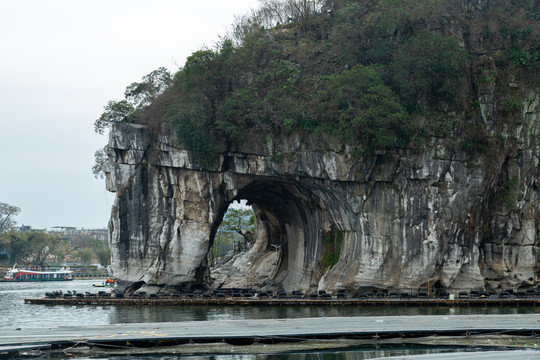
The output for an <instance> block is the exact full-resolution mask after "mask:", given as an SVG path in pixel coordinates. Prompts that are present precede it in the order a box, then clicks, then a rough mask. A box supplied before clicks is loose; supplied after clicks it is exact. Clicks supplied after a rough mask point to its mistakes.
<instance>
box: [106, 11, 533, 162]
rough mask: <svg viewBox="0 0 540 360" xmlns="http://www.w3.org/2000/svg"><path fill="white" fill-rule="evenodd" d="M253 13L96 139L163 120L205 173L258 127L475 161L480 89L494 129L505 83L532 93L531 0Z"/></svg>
mask: <svg viewBox="0 0 540 360" xmlns="http://www.w3.org/2000/svg"><path fill="white" fill-rule="evenodd" d="M260 3H261V7H260V8H259V9H258V10H256V11H253V12H252V13H251V14H250V15H247V16H245V17H243V18H241V19H239V20H238V22H237V23H236V24H235V25H234V31H233V33H232V34H231V36H229V37H227V38H224V39H223V40H222V41H221V42H220V43H219V44H218V45H217V46H216V47H215V48H212V49H203V50H200V51H196V52H194V53H193V54H192V55H191V56H190V57H189V58H188V59H187V61H186V63H185V66H184V67H183V68H182V69H180V70H179V71H178V72H177V73H176V74H174V75H172V76H171V75H170V74H169V73H168V71H167V70H165V69H163V68H161V69H158V70H156V71H155V72H153V73H151V74H149V75H148V76H147V77H145V78H144V79H143V81H142V82H141V83H134V84H132V85H130V86H129V87H128V89H127V90H126V99H125V100H122V101H119V102H110V103H109V104H108V105H107V107H106V108H105V112H104V113H103V115H102V117H101V118H100V119H98V121H96V131H98V132H99V131H102V130H103V129H104V128H105V127H106V126H108V125H109V124H110V123H112V122H119V121H127V122H136V123H144V124H147V125H149V126H150V128H151V129H157V128H160V127H161V126H162V125H164V124H166V125H167V126H168V128H169V129H171V130H172V131H174V133H175V134H176V135H177V139H178V141H179V142H180V143H181V145H182V146H184V147H186V148H187V149H189V150H191V151H192V153H193V155H194V158H195V159H196V161H197V162H198V164H199V165H200V166H201V167H208V168H212V167H213V166H214V165H215V162H216V159H217V154H218V153H220V152H222V151H225V150H226V149H228V148H229V147H231V146H234V145H238V144H242V142H243V141H244V140H245V139H246V136H247V135H248V134H252V133H253V132H252V131H253V129H256V130H264V131H271V132H281V131H298V132H312V133H324V134H331V135H333V136H335V137H337V138H338V139H340V140H341V141H342V142H343V143H347V144H350V145H355V146H357V147H359V148H360V149H362V152H363V153H365V154H370V153H373V152H374V151H379V150H389V149H393V148H395V147H401V146H408V145H410V144H415V143H421V142H422V141H423V140H424V139H427V138H429V137H431V136H439V137H440V136H442V137H450V136H453V137H458V138H462V139H463V140H462V144H463V148H464V150H466V151H470V152H479V151H483V150H482V149H483V148H484V147H485V146H489V142H486V140H483V139H482V137H483V136H484V135H483V131H482V129H481V128H480V127H481V124H480V123H481V121H479V117H480V115H479V109H478V107H479V96H480V91H481V89H484V88H486V87H487V86H490V87H492V91H493V93H494V96H495V98H496V99H497V102H498V104H497V105H498V106H497V108H498V109H499V110H498V111H497V113H496V115H495V119H492V120H494V122H495V126H497V124H507V123H508V121H512V119H513V116H514V115H516V114H519V110H520V107H521V102H520V99H521V94H520V92H519V89H509V88H508V86H507V84H508V81H513V80H517V81H524V82H527V81H528V82H529V83H531V82H532V84H535V82H536V84H537V83H538V81H537V80H538V70H539V68H540V35H539V30H540V29H539V27H540V26H539V20H540V9H539V8H540V5H539V1H537V0H510V1H503V0H493V1H490V2H489V3H487V2H486V4H485V5H482V6H483V9H476V8H475V7H474V6H473V5H470V4H468V3H467V2H465V3H464V2H463V1H457V0H449V1H442V0H400V1H397V0H371V1H368V0H335V1H301V0H261V1H260ZM501 126H502V125H501ZM258 133H259V134H263V133H264V132H263V131H259V132H258ZM468 145H472V146H468ZM97 171H99V167H98V169H97Z"/></svg>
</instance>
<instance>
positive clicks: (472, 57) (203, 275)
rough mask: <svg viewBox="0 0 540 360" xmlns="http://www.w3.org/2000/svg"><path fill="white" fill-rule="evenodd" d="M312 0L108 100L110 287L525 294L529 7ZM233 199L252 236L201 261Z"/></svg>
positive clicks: (536, 92)
mask: <svg viewBox="0 0 540 360" xmlns="http://www.w3.org/2000/svg"><path fill="white" fill-rule="evenodd" d="M269 3H273V4H284V3H287V1H285V2H283V1H281V2H280V1H275V2H269ZM315 3H316V2H315ZM323 5H324V7H316V8H304V9H303V11H300V12H299V13H290V14H289V15H292V16H287V17H285V18H286V19H289V18H291V20H290V21H286V22H280V21H278V20H277V19H276V18H272V17H271V16H270V15H267V16H266V17H264V16H263V15H264V14H268V13H267V12H264V11H263V10H265V9H261V10H260V12H258V13H257V14H252V16H251V17H247V18H245V19H243V21H241V22H240V23H239V24H237V26H236V27H235V29H236V30H237V32H236V35H235V36H236V37H235V38H233V39H230V40H224V42H223V43H222V44H220V46H219V47H218V48H217V49H216V50H201V51H198V52H196V53H194V54H193V55H192V56H191V57H190V58H189V59H188V61H187V62H186V65H185V66H184V68H182V69H181V70H180V71H179V72H178V73H176V74H174V76H170V75H169V74H168V73H167V72H166V71H165V70H163V69H161V70H160V71H156V72H154V73H152V74H150V75H152V76H150V75H149V76H148V77H146V78H145V79H144V81H143V82H141V83H134V84H132V85H130V87H128V90H127V91H126V100H123V101H121V102H117V103H113V102H111V103H109V105H108V107H107V108H106V112H105V113H104V115H103V116H102V118H100V120H98V122H97V123H96V124H97V126H98V127H99V126H108V125H111V131H110V139H109V144H108V147H107V148H106V153H107V156H108V163H107V164H105V166H104V169H105V171H106V174H107V186H108V189H109V190H110V191H113V192H116V200H115V204H114V206H113V209H112V214H111V220H110V223H109V232H110V241H111V245H112V254H113V255H112V256H113V268H114V274H115V277H116V278H117V279H118V280H119V284H120V288H122V289H134V288H138V287H140V286H145V287H147V288H151V287H152V286H157V287H171V288H173V287H183V286H193V285H208V286H225V287H248V286H249V287H265V286H266V287H269V288H274V289H276V288H283V289H285V290H287V291H291V290H293V289H298V290H303V291H313V290H316V289H317V288H319V289H327V290H333V289H341V288H344V289H351V290H352V289H358V288H361V287H365V288H390V287H406V288H419V287H425V286H427V285H428V284H429V285H430V286H434V287H437V288H480V287H481V288H488V289H490V288H497V287H500V288H506V287H517V286H533V285H538V281H539V280H540V279H539V276H540V269H539V266H540V253H539V250H540V249H539V245H540V81H539V78H540V76H539V74H540V71H539V70H540V37H539V19H540V10H539V4H538V1H482V0H478V1H457V0H456V1H447V2H441V1H425V0H422V1H401V2H395V1H389V0H379V1H334V2H325V4H323ZM281 11H282V14H288V13H287V11H288V10H287V9H286V8H282V9H281ZM255 15H257V16H255ZM278 23H279V24H278ZM240 199H245V200H247V201H248V203H250V204H251V205H252V206H253V209H254V212H255V215H256V229H257V230H256V241H255V245H254V246H253V247H252V248H251V249H250V250H249V251H247V252H245V253H243V254H241V255H240V256H237V257H235V258H234V260H233V261H231V262H230V263H229V264H227V265H226V266H222V267H221V268H220V269H214V271H213V272H212V271H211V270H210V269H209V267H208V265H207V253H208V250H209V248H210V246H211V244H212V242H213V239H214V236H215V233H216V230H217V228H218V226H219V223H220V221H221V219H222V218H223V216H224V213H225V211H226V209H227V207H228V205H229V204H230V203H231V202H233V201H235V200H240Z"/></svg>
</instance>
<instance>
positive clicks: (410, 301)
mask: <svg viewBox="0 0 540 360" xmlns="http://www.w3.org/2000/svg"><path fill="white" fill-rule="evenodd" d="M24 302H25V303H26V304H40V305H141V306H142V305H144V306H148V305H155V306H175V305H176V306H178V305H182V306H186V305H189V306H191V305H206V306H377V305H378V306H436V307H437V306H450V307H457V306H534V307H536V306H537V305H539V306H540V299H539V298H530V299H527V298H525V299H523V298H508V299H500V298H495V297H494V298H474V299H433V298H428V299H422V298H407V299H399V298H383V299H379V298H370V299H340V300H337V299H330V300H325V299H317V300H312V299H276V298H270V299H252V298H226V299H202V298H197V299H186V298H172V297H161V298H150V297H145V298H141V297H136V298H129V297H125V298H116V297H70V298H62V297H58V298H35V299H25V300H24Z"/></svg>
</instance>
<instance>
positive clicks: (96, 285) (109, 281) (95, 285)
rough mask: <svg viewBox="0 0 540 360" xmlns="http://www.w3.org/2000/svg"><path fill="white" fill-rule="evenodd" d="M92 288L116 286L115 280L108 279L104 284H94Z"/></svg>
mask: <svg viewBox="0 0 540 360" xmlns="http://www.w3.org/2000/svg"><path fill="white" fill-rule="evenodd" d="M92 286H94V287H113V286H114V279H109V278H107V280H105V282H103V283H101V284H92Z"/></svg>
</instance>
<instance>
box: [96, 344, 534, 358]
mask: <svg viewBox="0 0 540 360" xmlns="http://www.w3.org/2000/svg"><path fill="white" fill-rule="evenodd" d="M487 350H490V351H494V349H493V348H480V347H471V348H462V347H448V346H447V347H437V348H435V347H401V346H394V347H389V348H384V349H376V348H369V347H368V348H349V349H336V350H331V351H311V352H290V353H280V354H204V355H136V354H135V355H129V356H109V357H99V358H93V359H95V360H128V359H129V360H177V359H182V360H186V359H189V360H365V359H375V358H386V357H389V358H390V357H397V356H415V355H430V354H432V355H434V357H433V358H437V355H436V354H447V353H453V352H459V353H461V354H463V353H477V352H481V351H487ZM518 352H519V353H523V351H517V352H504V353H503V352H502V351H501V354H508V355H509V356H512V353H516V354H517V353H518ZM529 354H531V352H529ZM531 355H532V354H531Z"/></svg>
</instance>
